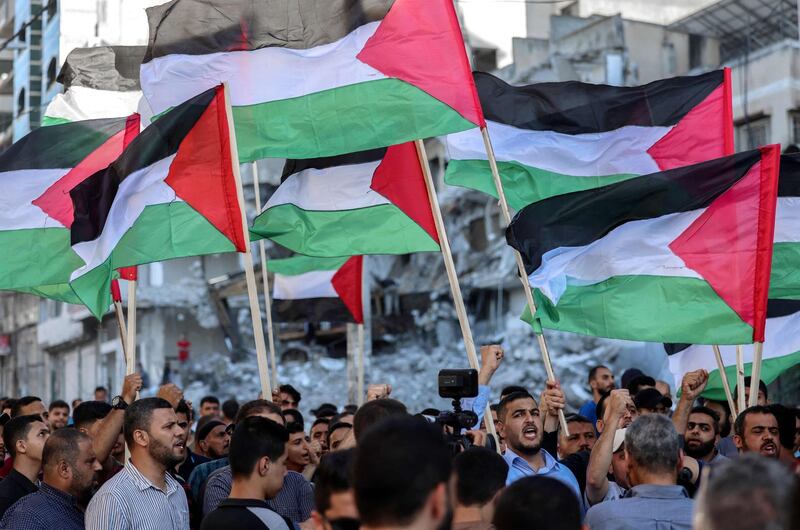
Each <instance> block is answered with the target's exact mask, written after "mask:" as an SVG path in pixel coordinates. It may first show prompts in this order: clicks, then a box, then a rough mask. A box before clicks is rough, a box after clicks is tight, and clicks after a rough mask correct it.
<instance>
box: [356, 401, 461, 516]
mask: <svg viewBox="0 0 800 530" xmlns="http://www.w3.org/2000/svg"><path fill="white" fill-rule="evenodd" d="M451 469H452V464H451V462H450V450H449V449H448V447H447V444H446V443H445V441H444V438H443V436H442V433H441V429H440V428H437V427H436V426H435V425H432V424H430V423H428V422H427V421H425V420H423V419H420V418H413V417H408V416H397V417H391V418H387V419H384V420H382V421H380V422H378V423H376V424H375V425H373V426H372V427H370V428H369V429H367V430H366V431H365V432H364V433H362V434H361V435H360V436H359V440H358V448H357V450H356V460H355V464H354V466H353V474H352V477H353V490H354V492H355V498H356V506H357V507H358V514H359V516H360V518H361V529H362V530H375V529H378V528H380V529H381V530H393V529H401V528H413V529H415V530H438V529H449V528H450V527H451V522H452V517H453V510H452V506H451V502H450V495H449V487H448V484H449V482H450V471H451Z"/></svg>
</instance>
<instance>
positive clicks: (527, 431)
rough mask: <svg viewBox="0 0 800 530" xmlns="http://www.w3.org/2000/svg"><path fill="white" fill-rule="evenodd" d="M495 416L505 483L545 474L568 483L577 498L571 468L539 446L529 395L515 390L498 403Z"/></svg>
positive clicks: (536, 410)
mask: <svg viewBox="0 0 800 530" xmlns="http://www.w3.org/2000/svg"><path fill="white" fill-rule="evenodd" d="M497 417H498V419H499V421H500V423H499V425H500V434H501V435H502V436H503V438H504V439H505V441H506V452H505V455H503V458H505V460H506V463H507V464H508V477H507V478H506V484H507V485H508V484H512V483H513V482H514V481H516V480H519V479H521V478H522V477H529V476H533V475H537V476H547V477H551V478H554V479H557V480H560V481H561V482H563V483H565V484H566V485H567V486H569V487H570V488H571V489H572V490H573V492H574V493H575V496H576V497H577V498H578V499H579V500H580V498H581V494H580V488H579V486H578V481H577V480H576V479H575V475H573V474H572V471H570V470H569V469H567V468H566V467H565V466H562V465H561V464H559V463H558V462H557V461H556V459H555V458H553V456H551V455H550V453H548V452H547V451H546V450H544V449H542V417H541V415H540V412H539V406H538V405H537V404H536V400H535V399H533V396H531V395H530V394H528V393H527V392H515V393H513V394H510V395H508V396H506V397H505V399H503V400H502V401H501V402H500V406H499V410H498V413H497Z"/></svg>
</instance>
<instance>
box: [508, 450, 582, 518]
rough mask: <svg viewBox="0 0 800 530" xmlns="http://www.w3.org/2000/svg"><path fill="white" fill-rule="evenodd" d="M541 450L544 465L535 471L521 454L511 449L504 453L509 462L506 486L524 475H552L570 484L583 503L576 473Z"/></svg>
mask: <svg viewBox="0 0 800 530" xmlns="http://www.w3.org/2000/svg"><path fill="white" fill-rule="evenodd" d="M539 452H540V453H541V455H542V458H543V459H544V465H543V466H542V467H540V468H539V469H538V470H536V471H534V470H533V468H532V467H531V466H530V464H528V462H526V461H525V460H524V459H523V458H522V457H521V456H519V455H518V454H516V453H515V452H514V451H512V450H511V449H508V448H507V449H506V453H505V454H504V455H503V458H504V459H505V461H506V463H507V464H508V476H507V478H506V486H509V485H511V483H513V482H516V481H517V480H519V479H521V478H522V477H532V476H540V477H550V478H554V479H556V480H559V481H561V482H563V483H564V484H566V485H567V486H569V488H570V489H571V490H572V491H573V492H574V493H575V497H577V498H578V503H579V504H581V505H582V504H583V503H582V501H581V499H582V496H581V492H580V488H579V487H578V481H577V480H576V479H575V475H573V474H572V471H570V470H569V469H567V468H566V467H565V466H562V465H561V464H559V463H558V462H557V461H556V459H555V458H553V457H552V456H551V455H550V453H548V452H547V451H545V450H544V449H539Z"/></svg>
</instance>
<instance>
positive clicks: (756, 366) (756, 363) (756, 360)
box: [748, 342, 764, 407]
mask: <svg viewBox="0 0 800 530" xmlns="http://www.w3.org/2000/svg"><path fill="white" fill-rule="evenodd" d="M763 353H764V343H763V342H756V343H755V345H754V349H753V365H752V367H751V368H750V403H749V404H748V406H750V407H754V406H756V405H757V404H758V387H759V383H760V380H761V358H762V357H763Z"/></svg>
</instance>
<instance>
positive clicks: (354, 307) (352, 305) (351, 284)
mask: <svg viewBox="0 0 800 530" xmlns="http://www.w3.org/2000/svg"><path fill="white" fill-rule="evenodd" d="M363 272H364V256H353V257H351V258H350V259H348V260H347V261H345V262H344V265H342V266H341V267H339V270H338V271H336V274H334V275H333V278H332V279H331V284H332V285H333V289H334V290H335V291H336V294H338V295H339V298H341V300H342V302H344V305H345V306H347V309H349V310H350V314H352V315H353V319H354V320H355V321H356V322H357V323H358V324H363V323H364V307H363V304H362V298H361V296H362V295H361V290H362V274H363Z"/></svg>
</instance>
